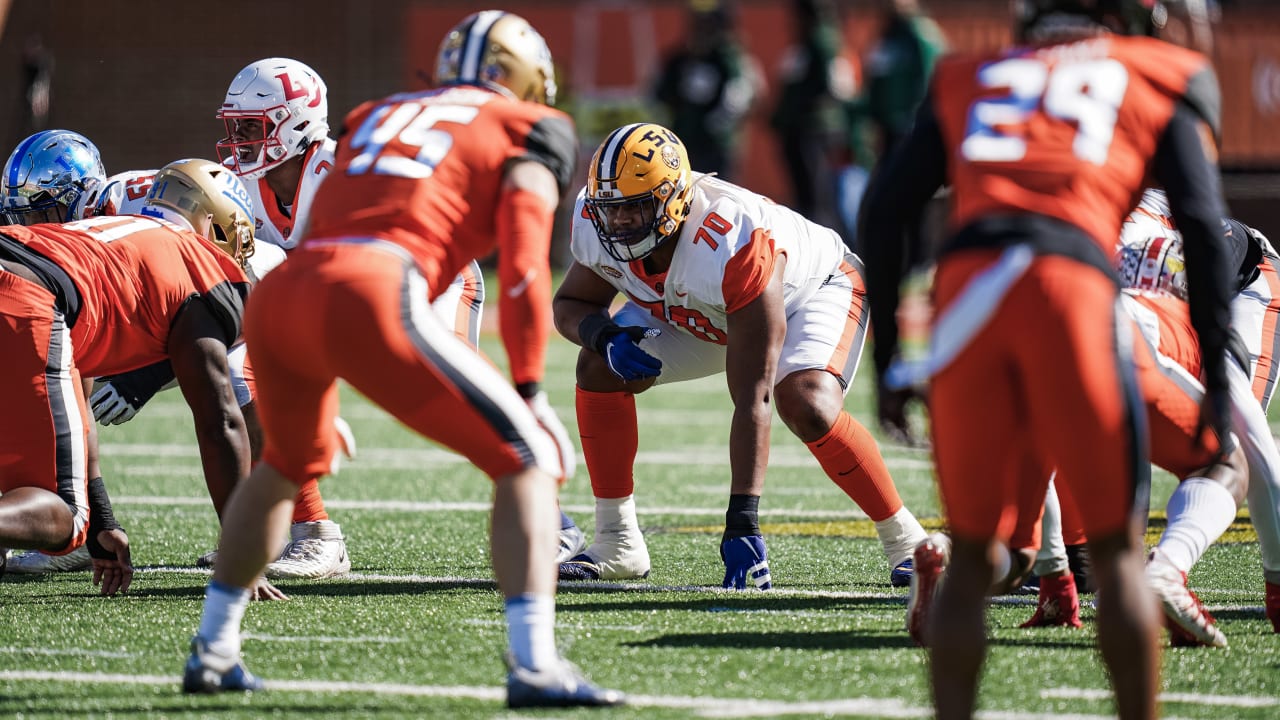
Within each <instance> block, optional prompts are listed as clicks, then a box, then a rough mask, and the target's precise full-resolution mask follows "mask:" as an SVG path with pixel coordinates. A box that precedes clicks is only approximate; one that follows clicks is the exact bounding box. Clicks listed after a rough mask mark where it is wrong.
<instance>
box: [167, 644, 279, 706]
mask: <svg viewBox="0 0 1280 720" xmlns="http://www.w3.org/2000/svg"><path fill="white" fill-rule="evenodd" d="M261 689H262V680H260V679H259V678H258V677H257V676H256V675H254V674H253V673H251V672H249V670H248V668H246V667H245V666H244V662H242V661H241V660H240V659H239V658H229V657H225V656H222V655H218V654H216V653H214V652H213V651H211V650H210V649H209V648H208V646H207V645H206V644H205V641H204V640H202V639H200V638H199V637H194V638H191V655H190V656H188V657H187V665H186V667H184V668H183V669H182V692H184V693H218V692H237V691H238V692H252V691H254V690H261Z"/></svg>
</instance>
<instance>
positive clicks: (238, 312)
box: [188, 280, 249, 347]
mask: <svg viewBox="0 0 1280 720" xmlns="http://www.w3.org/2000/svg"><path fill="white" fill-rule="evenodd" d="M248 296H249V283H248V282H247V281H246V282H232V281H230V280H228V281H226V282H221V283H218V284H217V285H214V286H213V287H212V288H210V289H209V290H208V291H207V292H205V293H202V294H201V295H199V296H192V298H191V299H190V300H188V302H192V301H194V302H203V303H204V304H205V305H207V306H208V307H209V311H210V312H212V313H213V317H214V318H215V319H216V320H217V321H218V327H219V328H220V329H221V330H222V337H221V338H219V339H220V340H222V344H223V345H226V346H227V347H231V346H232V345H234V344H235V341H236V339H237V338H239V337H240V330H241V329H242V326H241V324H242V323H243V321H244V301H245V298H247V297H248Z"/></svg>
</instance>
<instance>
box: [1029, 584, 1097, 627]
mask: <svg viewBox="0 0 1280 720" xmlns="http://www.w3.org/2000/svg"><path fill="white" fill-rule="evenodd" d="M1039 596H1040V598H1039V600H1038V601H1037V602H1036V612H1035V614H1034V615H1032V616H1031V619H1030V620H1028V621H1026V622H1024V623H1022V624H1021V625H1019V626H1018V627H1020V628H1034V627H1059V626H1060V627H1072V628H1080V627H1084V624H1083V623H1081V622H1080V595H1079V594H1078V593H1077V592H1076V581H1075V577H1074V576H1073V575H1072V574H1071V573H1064V574H1063V575H1061V576H1058V577H1047V578H1041V579H1040V591H1039Z"/></svg>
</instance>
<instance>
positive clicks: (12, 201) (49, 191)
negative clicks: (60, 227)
mask: <svg viewBox="0 0 1280 720" xmlns="http://www.w3.org/2000/svg"><path fill="white" fill-rule="evenodd" d="M106 176H107V173H106V170H104V169H103V167H102V159H101V158H100V157H99V155H98V148H96V147H94V144H93V143H91V142H89V139H88V138H86V137H85V136H83V135H81V134H79V133H74V132H71V131H70V130H43V131H41V132H38V133H36V134H35V135H32V136H31V137H28V138H27V139H26V140H23V141H22V142H21V143H19V144H18V147H17V149H16V150H14V151H13V154H12V155H10V156H9V160H8V162H6V163H5V164H4V177H3V179H0V182H2V183H3V195H2V196H0V210H3V212H4V215H5V218H6V219H7V220H8V221H9V222H14V223H19V224H23V225H31V224H35V223H39V222H69V221H71V220H74V219H75V217H74V213H75V209H76V203H77V202H78V201H79V199H80V196H81V195H82V194H83V193H84V191H85V189H86V188H87V187H88V186H89V185H90V184H91V183H97V182H102V181H103V180H105V179H106ZM50 211H52V213H51V212H50Z"/></svg>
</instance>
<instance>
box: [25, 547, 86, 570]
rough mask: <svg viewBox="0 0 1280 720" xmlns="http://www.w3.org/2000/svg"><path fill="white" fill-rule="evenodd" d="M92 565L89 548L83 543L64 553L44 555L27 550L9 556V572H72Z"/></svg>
mask: <svg viewBox="0 0 1280 720" xmlns="http://www.w3.org/2000/svg"><path fill="white" fill-rule="evenodd" d="M92 567H93V558H91V557H89V548H88V547H86V546H84V545H81V546H80V547H78V548H76V549H75V550H72V551H71V552H69V553H67V554H66V555H46V554H44V553H42V552H40V551H39V550H27V551H25V552H20V553H16V554H14V555H13V556H11V557H10V558H9V572H11V573H14V574H21V575H42V574H44V573H51V572H72V571H75V570H89V569H90V568H92Z"/></svg>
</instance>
